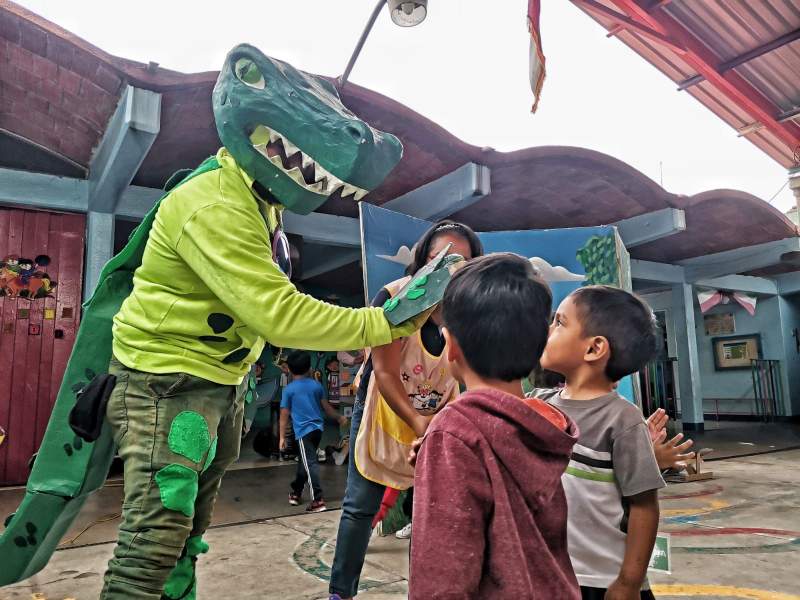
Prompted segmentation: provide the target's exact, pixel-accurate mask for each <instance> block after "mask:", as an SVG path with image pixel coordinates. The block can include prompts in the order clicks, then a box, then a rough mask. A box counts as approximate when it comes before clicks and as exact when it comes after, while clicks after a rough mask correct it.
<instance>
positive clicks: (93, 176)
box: [89, 85, 161, 213]
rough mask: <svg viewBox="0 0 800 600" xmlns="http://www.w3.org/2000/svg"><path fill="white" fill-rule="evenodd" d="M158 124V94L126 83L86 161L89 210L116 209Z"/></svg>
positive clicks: (140, 162) (148, 146)
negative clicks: (104, 128)
mask: <svg viewBox="0 0 800 600" xmlns="http://www.w3.org/2000/svg"><path fill="white" fill-rule="evenodd" d="M160 127H161V94H158V93H156V92H152V91H150V90H143V89H139V88H135V87H133V86H130V85H129V86H127V87H126V88H125V91H124V92H123V93H122V96H121V98H120V102H119V104H118V105H117V109H116V111H115V112H114V115H113V116H112V117H111V121H110V122H109V124H108V127H107V128H106V131H105V133H104V134H103V139H102V140H101V141H100V145H99V146H98V147H97V150H96V151H95V153H94V156H93V157H92V161H91V164H90V165H89V210H93V211H98V212H104V213H113V212H114V211H115V210H116V207H117V204H118V202H119V200H120V197H121V196H122V193H123V192H124V191H125V189H126V188H127V187H128V186H129V185H130V183H131V181H132V180H133V177H134V175H136V172H137V171H138V170H139V167H140V166H141V164H142V161H143V160H144V158H145V156H147V153H148V152H149V151H150V147H151V146H152V145H153V142H154V141H155V139H156V135H158V131H159V129H160Z"/></svg>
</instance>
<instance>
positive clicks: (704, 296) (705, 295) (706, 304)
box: [697, 290, 722, 313]
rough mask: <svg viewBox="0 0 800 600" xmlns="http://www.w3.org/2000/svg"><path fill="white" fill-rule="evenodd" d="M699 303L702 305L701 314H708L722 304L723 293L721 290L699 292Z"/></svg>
mask: <svg viewBox="0 0 800 600" xmlns="http://www.w3.org/2000/svg"><path fill="white" fill-rule="evenodd" d="M697 301H698V302H699V303H700V312H701V313H706V312H708V311H709V310H711V309H712V308H714V307H715V306H716V305H717V304H719V303H720V302H722V292H720V291H719V290H698V291H697Z"/></svg>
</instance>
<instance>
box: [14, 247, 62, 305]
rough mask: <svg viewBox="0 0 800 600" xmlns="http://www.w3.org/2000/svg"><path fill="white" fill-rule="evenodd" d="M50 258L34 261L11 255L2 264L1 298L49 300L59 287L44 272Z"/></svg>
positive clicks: (41, 256)
mask: <svg viewBox="0 0 800 600" xmlns="http://www.w3.org/2000/svg"><path fill="white" fill-rule="evenodd" d="M49 264H50V257H49V256H47V255H45V254H40V255H39V256H37V257H36V258H34V259H30V258H22V257H19V256H17V255H15V254H9V255H8V256H6V257H5V258H4V259H3V260H2V261H1V262H0V296H7V297H9V298H29V299H37V298H47V297H48V296H52V292H53V290H54V289H55V287H56V286H57V285H58V284H57V283H56V281H54V280H53V278H52V277H50V275H48V273H47V272H46V271H45V270H44V269H45V267H47V265H49Z"/></svg>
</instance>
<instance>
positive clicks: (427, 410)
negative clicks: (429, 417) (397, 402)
mask: <svg viewBox="0 0 800 600" xmlns="http://www.w3.org/2000/svg"><path fill="white" fill-rule="evenodd" d="M408 397H409V399H410V400H411V405H412V406H413V407H414V410H417V411H419V412H421V413H423V414H433V413H435V412H436V410H437V409H438V408H439V404H440V403H441V401H442V393H441V392H438V391H436V390H435V389H433V385H432V384H431V382H429V381H426V382H424V383H421V384H419V385H418V386H417V391H416V393H414V394H409V395H408Z"/></svg>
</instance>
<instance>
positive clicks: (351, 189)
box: [342, 183, 358, 196]
mask: <svg viewBox="0 0 800 600" xmlns="http://www.w3.org/2000/svg"><path fill="white" fill-rule="evenodd" d="M357 191H358V188H357V187H356V186H354V185H350V184H349V183H345V184H344V189H343V190H342V196H349V195H350V194H355V193H356V192H357Z"/></svg>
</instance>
